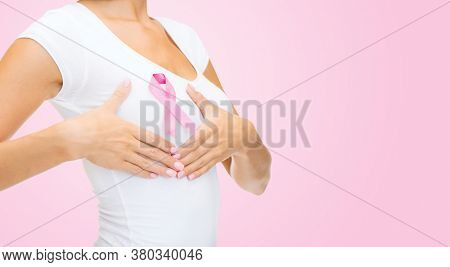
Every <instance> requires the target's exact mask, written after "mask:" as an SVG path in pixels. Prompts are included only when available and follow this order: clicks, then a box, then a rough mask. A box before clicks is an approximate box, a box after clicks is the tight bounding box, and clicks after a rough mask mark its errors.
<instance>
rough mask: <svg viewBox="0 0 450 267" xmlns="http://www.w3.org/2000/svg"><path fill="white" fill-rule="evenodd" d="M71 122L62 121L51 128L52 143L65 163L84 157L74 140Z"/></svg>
mask: <svg viewBox="0 0 450 267" xmlns="http://www.w3.org/2000/svg"><path fill="white" fill-rule="evenodd" d="M74 127H75V125H72V123H71V121H70V120H68V121H64V122H62V123H58V124H56V125H54V126H53V127H52V130H53V135H54V142H55V145H56V146H57V148H58V150H59V151H60V153H61V154H62V156H63V157H64V158H65V159H66V161H73V160H78V159H81V158H83V157H84V155H83V153H82V150H81V149H80V148H79V146H77V143H78V142H77V141H76V140H74V136H76V135H74V134H73V128H74Z"/></svg>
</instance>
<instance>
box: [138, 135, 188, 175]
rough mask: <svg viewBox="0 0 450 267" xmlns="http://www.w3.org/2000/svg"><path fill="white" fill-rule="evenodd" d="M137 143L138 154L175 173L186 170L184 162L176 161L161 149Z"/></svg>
mask: <svg viewBox="0 0 450 267" xmlns="http://www.w3.org/2000/svg"><path fill="white" fill-rule="evenodd" d="M136 142H137V144H136V147H137V148H136V152H138V153H139V154H142V155H144V156H146V157H147V158H150V159H152V160H154V161H157V162H160V163H162V164H164V165H165V166H167V167H168V168H172V169H173V170H175V171H182V170H183V169H184V166H185V165H184V164H183V163H182V162H180V161H178V160H176V159H175V158H174V157H172V156H171V155H170V154H169V153H166V152H164V151H161V150H160V149H159V148H156V147H152V146H149V145H147V144H144V143H141V142H139V141H136Z"/></svg>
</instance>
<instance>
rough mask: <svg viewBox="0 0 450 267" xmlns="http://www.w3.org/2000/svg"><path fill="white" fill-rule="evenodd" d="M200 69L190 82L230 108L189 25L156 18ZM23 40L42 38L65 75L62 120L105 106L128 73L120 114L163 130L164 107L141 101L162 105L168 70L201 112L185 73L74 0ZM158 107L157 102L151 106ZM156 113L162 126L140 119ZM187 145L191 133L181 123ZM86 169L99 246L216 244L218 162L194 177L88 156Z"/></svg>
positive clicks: (180, 138) (197, 117)
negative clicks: (129, 41) (120, 167)
mask: <svg viewBox="0 0 450 267" xmlns="http://www.w3.org/2000/svg"><path fill="white" fill-rule="evenodd" d="M157 20H158V21H159V22H160V23H161V24H162V25H163V26H164V28H165V29H166V31H167V32H168V34H169V35H170V36H171V38H172V39H173V40H174V41H175V43H176V44H177V45H178V47H179V48H180V49H181V51H182V52H183V53H184V54H185V55H186V56H187V58H188V59H189V60H190V62H191V63H192V64H193V66H194V67H195V69H196V71H197V74H198V75H197V78H196V79H195V80H194V81H192V82H191V84H193V85H194V87H196V88H197V89H198V90H199V91H200V92H202V93H203V94H204V95H205V96H206V97H207V98H209V99H210V100H213V101H215V102H216V103H219V101H220V105H221V107H223V108H226V109H227V110H228V111H231V105H230V104H229V102H227V101H226V99H227V98H226V96H225V94H224V93H223V92H222V91H221V90H220V89H219V88H217V87H216V86H214V85H213V84H212V83H211V82H209V81H208V80H207V79H206V78H205V77H204V75H203V71H204V70H205V68H206V66H207V64H208V61H209V57H208V55H207V53H206V50H205V48H204V46H203V44H202V42H201V41H200V39H199V37H198V35H197V34H196V33H195V31H193V30H192V29H191V28H190V27H188V26H186V25H184V24H181V23H178V22H175V21H172V20H169V19H164V18H157ZM19 38H30V39H33V40H35V41H36V42H38V43H39V44H41V45H42V47H44V49H45V50H46V51H47V52H48V53H49V54H50V56H51V57H52V58H53V60H54V61H55V63H56V64H57V66H58V67H59V70H60V72H61V75H62V77H63V86H62V88H61V91H60V92H59V94H58V95H57V96H56V97H55V98H54V99H52V100H51V102H52V104H53V105H54V106H55V107H56V108H57V109H58V111H59V112H60V113H61V115H62V116H63V117H64V118H70V117H72V116H76V115H79V114H81V113H84V112H86V111H88V110H91V109H93V108H96V107H98V106H99V105H101V104H103V103H104V102H105V101H106V100H107V99H108V98H109V97H110V96H111V95H112V93H113V92H114V91H115V89H116V88H117V86H118V85H119V84H120V82H122V81H123V80H124V79H126V78H130V79H131V81H132V85H133V89H132V91H131V94H130V96H129V97H128V98H127V100H126V101H125V102H124V103H123V105H122V106H121V108H120V110H119V112H118V115H119V116H120V117H122V118H123V119H125V120H127V121H130V122H132V123H135V124H136V125H140V126H142V127H147V128H148V129H149V130H152V131H154V132H157V133H158V134H160V135H163V133H164V131H163V130H164V128H163V125H162V124H163V121H164V120H163V107H162V105H160V104H159V103H158V105H157V109H153V110H152V109H151V108H147V109H142V101H153V102H152V103H157V102H156V100H155V99H154V98H153V96H152V94H151V93H150V92H149V90H148V83H149V81H150V79H151V75H152V74H153V73H164V74H165V75H166V77H167V78H168V79H169V81H170V82H171V83H172V84H173V86H174V87H175V91H176V94H177V99H178V102H179V103H181V101H183V103H184V101H186V102H187V103H189V105H182V109H183V110H184V111H185V112H186V113H188V114H189V116H190V117H191V119H192V120H193V121H194V122H196V124H197V125H198V124H200V123H201V114H200V112H199V110H198V109H197V108H195V107H194V106H193V104H192V101H190V98H189V97H188V95H187V93H186V91H185V88H186V86H187V84H188V82H189V81H188V80H186V79H183V78H182V77H179V76H177V75H175V74H174V73H171V72H169V71H168V70H166V69H164V68H162V67H161V66H159V65H157V64H155V63H153V62H151V61H150V60H148V59H147V58H145V57H143V56H142V55H140V54H138V53H137V52H136V51H134V50H133V49H131V48H130V47H129V46H127V45H126V44H125V43H123V42H122V41H121V40H120V39H119V38H118V37H117V36H115V35H114V34H113V32H111V31H110V30H109V29H108V28H107V27H106V25H105V24H103V22H102V21H101V20H100V19H99V18H98V17H96V16H95V14H94V13H92V12H91V11H90V10H89V9H88V8H87V7H85V6H83V5H82V4H79V3H74V4H69V5H66V6H64V7H62V8H60V9H56V10H51V11H49V12H47V13H46V14H45V15H44V16H43V17H42V18H40V19H39V20H38V21H37V22H35V23H33V24H32V25H31V26H30V27H29V28H28V29H27V30H26V31H25V32H24V33H22V34H21V35H20V36H19ZM153 106H154V105H153ZM155 119H157V126H158V127H157V128H155V127H151V126H149V125H147V124H144V123H142V121H152V120H155ZM178 130H179V131H178V133H177V134H178V135H177V137H176V138H171V137H168V136H166V138H168V139H169V138H170V140H171V141H172V142H173V143H175V144H176V145H180V144H182V143H183V142H184V141H185V140H186V139H187V138H188V137H189V136H188V132H187V130H184V129H182V127H179V129H178ZM84 166H85V170H86V173H87V175H88V177H89V179H90V180H91V183H92V186H93V191H94V192H95V193H96V194H99V195H98V200H99V224H100V229H99V238H98V240H97V242H96V243H95V245H96V246H214V245H215V242H216V224H217V213H218V207H219V183H218V179H217V175H216V169H215V168H213V169H212V170H210V171H209V172H208V173H207V174H205V175H204V176H202V177H200V178H199V179H197V180H195V181H192V182H189V181H187V179H183V180H177V179H168V178H163V177H159V178H157V179H154V180H151V179H143V178H138V177H131V178H130V176H131V175H130V174H128V173H124V172H118V171H112V170H107V169H104V168H101V167H99V166H96V165H94V164H92V163H91V162H89V161H86V160H85V161H84Z"/></svg>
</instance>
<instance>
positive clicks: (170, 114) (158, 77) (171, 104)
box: [149, 73, 195, 136]
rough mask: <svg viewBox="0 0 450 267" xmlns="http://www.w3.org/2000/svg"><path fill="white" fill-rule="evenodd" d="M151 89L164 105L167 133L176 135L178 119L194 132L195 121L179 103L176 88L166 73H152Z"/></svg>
mask: <svg viewBox="0 0 450 267" xmlns="http://www.w3.org/2000/svg"><path fill="white" fill-rule="evenodd" d="M149 90H150V92H151V93H152V94H153V96H154V97H155V98H156V100H158V101H159V102H160V103H161V104H163V105H164V129H165V133H166V134H168V135H170V136H175V133H176V121H178V123H179V124H180V125H182V126H183V127H185V128H187V129H188V130H189V131H190V133H191V134H193V132H194V130H195V123H194V122H193V121H192V120H191V118H189V116H188V115H187V114H186V113H184V112H183V111H182V110H181V109H180V107H179V106H178V105H177V97H176V92H175V89H174V88H173V86H172V84H171V83H170V82H169V80H168V79H167V78H166V76H165V75H164V74H162V73H157V74H153V75H152V79H151V81H150V84H149ZM173 118H174V119H173Z"/></svg>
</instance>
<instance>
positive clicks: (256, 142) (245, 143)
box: [234, 119, 262, 157]
mask: <svg viewBox="0 0 450 267" xmlns="http://www.w3.org/2000/svg"><path fill="white" fill-rule="evenodd" d="M241 129H242V130H241V131H242V132H241V134H240V142H239V145H238V146H237V149H236V152H235V153H234V154H235V155H236V156H239V157H243V156H245V157H246V156H248V154H249V152H250V151H251V150H254V149H256V148H258V147H260V146H261V145H262V143H261V141H260V138H259V136H258V132H257V131H256V127H255V126H254V125H253V123H252V122H251V121H249V120H247V119H242V127H241Z"/></svg>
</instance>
